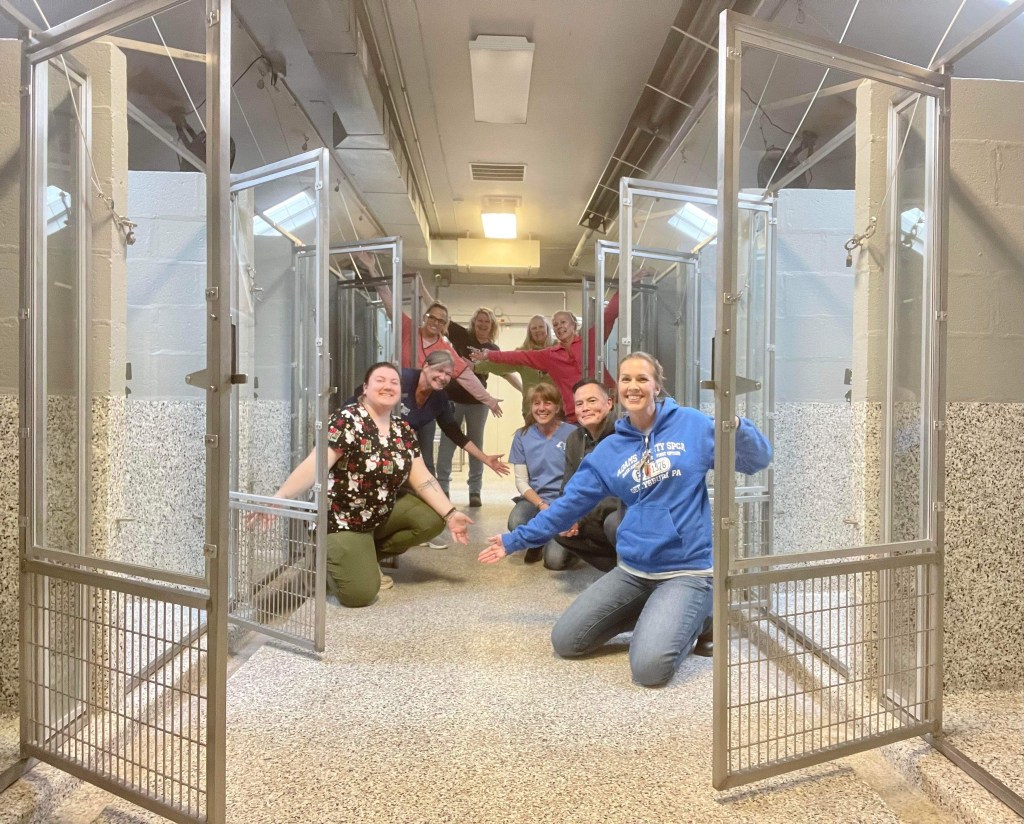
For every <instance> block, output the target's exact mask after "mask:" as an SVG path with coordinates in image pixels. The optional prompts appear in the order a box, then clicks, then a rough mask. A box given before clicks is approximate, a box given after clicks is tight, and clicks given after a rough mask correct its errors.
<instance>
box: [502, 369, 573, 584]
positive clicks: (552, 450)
mask: <svg viewBox="0 0 1024 824" xmlns="http://www.w3.org/2000/svg"><path fill="white" fill-rule="evenodd" d="M529 401H530V411H529V412H528V413H527V416H526V424H525V426H523V428H522V429H517V430H516V434H515V436H514V437H513V438H512V446H511V448H510V449H509V451H508V462H509V463H510V464H512V471H513V472H514V473H515V478H516V489H518V490H519V495H518V496H517V497H516V498H515V502H516V505H515V506H514V507H512V512H511V513H509V516H508V528H509V529H512V530H514V529H515V528H516V527H519V526H522V525H523V524H526V523H529V522H530V521H531V520H532V519H533V518H534V517H536V516H537V514H538V513H540V512H543V511H544V510H546V509H547V508H548V507H549V506H551V502H552V501H554V500H555V499H556V498H557V497H558V495H559V493H560V492H561V491H562V477H563V475H564V474H565V442H566V439H567V438H568V437H569V436H570V435H571V434H572V433H573V432H575V431H576V427H575V426H573V425H572V424H571V423H566V422H565V421H564V420H563V418H562V396H561V394H559V391H558V390H557V389H555V387H554V386H553V385H552V384H550V383H545V382H542V383H538V384H537V385H536V386H535V387H533V389H531V390H530V394H529ZM541 557H543V558H544V566H546V567H547V568H548V569H565V568H566V567H567V566H569V564H570V563H571V562H572V561H573V560H575V559H574V557H573V556H572V554H571V553H570V552H569V550H567V549H566V548H565V547H563V546H562V545H561V544H560V543H558V542H557V541H555V540H554V539H552V540H550V541H548V542H547V543H545V544H543V546H540V545H538V546H531V547H530V548H529V549H527V550H526V554H525V556H524V559H523V560H524V562H525V563H527V564H532V563H535V562H537V561H539V560H540V559H541Z"/></svg>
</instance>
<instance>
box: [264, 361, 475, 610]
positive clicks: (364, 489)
mask: <svg viewBox="0 0 1024 824" xmlns="http://www.w3.org/2000/svg"><path fill="white" fill-rule="evenodd" d="M401 400H402V384H401V376H400V374H399V372H398V369H396V368H395V367H394V366H393V365H392V364H390V363H377V364H374V365H373V366H371V367H370V368H369V370H367V372H366V377H365V379H364V380H363V394H362V395H360V396H359V398H358V399H357V400H356V401H355V403H350V404H348V405H346V406H344V407H342V408H341V409H340V410H338V411H337V412H336V413H335V415H334V418H333V419H332V420H331V422H330V424H329V426H328V430H327V465H328V467H329V472H328V481H327V499H328V501H329V504H330V511H329V512H328V513H327V525H328V526H327V533H328V534H327V573H328V583H329V584H333V587H334V591H335V593H336V594H337V596H338V600H339V601H341V603H342V604H343V605H344V606H347V607H364V606H367V605H368V604H370V603H372V602H373V600H374V598H376V597H377V592H378V591H379V590H380V588H381V586H382V583H383V584H384V585H386V586H390V579H385V578H384V576H382V575H381V572H380V568H379V566H378V558H379V557H381V556H384V555H399V554H401V553H403V552H405V551H406V550H407V549H408V548H409V547H411V546H416V545H418V544H420V543H422V542H424V541H428V540H430V539H431V538H433V537H434V536H436V535H439V534H440V533H441V531H442V530H443V529H444V528H445V526H447V527H448V531H449V532H450V533H451V536H452V538H453V539H454V540H456V541H457V542H459V543H460V544H465V543H467V541H468V536H467V532H466V529H467V527H468V526H469V524H471V523H473V522H472V520H470V518H469V517H468V516H467V515H464V514H463V513H461V512H459V511H458V510H456V509H455V507H454V506H452V502H451V501H449V500H448V497H447V496H446V495H445V494H444V493H443V492H442V491H441V487H440V485H439V484H438V483H437V481H436V480H435V479H434V477H433V476H432V475H431V474H430V472H429V471H428V470H427V467H426V465H425V464H424V463H423V458H422V457H421V456H420V448H419V442H418V440H417V438H416V433H414V432H413V431H412V428H411V427H410V426H409V424H408V423H406V422H405V421H404V420H402V419H401V418H400V417H398V416H397V415H396V414H395V409H396V407H397V406H398V405H399V404H400V403H401ZM315 458H316V453H315V450H314V452H311V453H310V454H309V456H308V457H306V459H305V460H304V461H303V462H302V463H300V464H299V465H298V466H297V467H296V468H295V470H294V471H293V472H292V474H291V475H289V476H288V480H286V481H285V482H284V483H283V484H282V485H281V488H280V489H278V490H277V492H275V493H274V494H275V496H276V497H279V498H294V497H295V496H296V495H300V494H301V493H303V492H305V491H306V490H308V489H309V488H310V487H311V486H312V485H313V482H314V480H315V477H316V471H315ZM406 484H408V487H411V489H412V491H413V492H415V494H412V493H411V492H409V491H408V489H403V487H404V486H405V485H406Z"/></svg>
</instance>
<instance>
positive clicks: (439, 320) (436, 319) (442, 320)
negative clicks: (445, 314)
mask: <svg viewBox="0 0 1024 824" xmlns="http://www.w3.org/2000/svg"><path fill="white" fill-rule="evenodd" d="M424 320H425V321H427V320H432V321H434V323H440V324H442V325H444V324H446V323H448V318H439V317H438V316H437V315H427V316H426V317H425V318H424Z"/></svg>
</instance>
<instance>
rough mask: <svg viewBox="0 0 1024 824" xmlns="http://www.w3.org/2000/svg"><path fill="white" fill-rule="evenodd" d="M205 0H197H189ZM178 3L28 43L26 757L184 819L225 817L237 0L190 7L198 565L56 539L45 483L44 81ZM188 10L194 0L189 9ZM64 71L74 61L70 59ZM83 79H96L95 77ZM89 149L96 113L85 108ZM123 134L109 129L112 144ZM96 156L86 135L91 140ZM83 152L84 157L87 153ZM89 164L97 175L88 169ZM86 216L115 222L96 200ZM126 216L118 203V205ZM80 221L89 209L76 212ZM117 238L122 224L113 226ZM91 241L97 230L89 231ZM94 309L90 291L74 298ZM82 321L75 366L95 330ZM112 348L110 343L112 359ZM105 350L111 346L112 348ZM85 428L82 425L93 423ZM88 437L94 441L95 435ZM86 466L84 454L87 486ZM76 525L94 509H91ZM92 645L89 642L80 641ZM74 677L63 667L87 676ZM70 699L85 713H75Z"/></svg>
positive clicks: (84, 272)
mask: <svg viewBox="0 0 1024 824" xmlns="http://www.w3.org/2000/svg"><path fill="white" fill-rule="evenodd" d="M193 2H194V0H193ZM184 5H185V4H184V3H183V2H182V0H139V1H138V2H125V0H114V1H113V2H108V3H105V4H103V5H100V6H97V7H96V8H94V9H92V10H90V11H88V12H86V13H84V14H82V15H79V16H78V17H75V18H72V19H70V20H68V21H67V22H64V23H61V24H58V25H56V26H53V27H52V28H50V29H48V30H46V31H39V32H33V33H31V34H26V36H25V37H24V46H23V49H22V80H21V85H22V89H23V94H22V119H21V145H22V160H23V163H22V226H21V238H20V240H21V249H22V254H21V278H20V285H21V290H20V291H21V294H20V307H19V318H20V330H19V331H20V343H21V364H20V384H19V387H20V394H21V400H20V412H19V416H20V423H19V426H20V435H21V437H20V456H19V468H20V477H21V480H22V483H21V488H20V496H19V552H20V562H21V566H20V580H19V594H20V617H19V620H20V628H21V639H20V667H21V675H20V693H21V754H22V756H23V757H32V758H37V759H39V760H40V761H45V762H47V763H50V764H52V765H54V766H56V767H58V768H60V769H62V770H65V771H67V772H69V773H71V774H73V775H75V776H76V777H79V778H81V779H84V780H86V781H89V782H92V783H94V784H96V785H98V786H100V787H102V788H104V789H106V790H108V791H110V792H112V793H114V794H116V795H119V796H122V797H124V798H127V799H128V800H130V801H132V802H134V803H136V804H138V805H140V806H142V807H145V808H147V809H149V810H152V811H154V812H157V813H159V814H160V815H162V816H165V817H166V818H168V819H170V820H173V821H179V822H200V821H210V822H222V821H224V817H225V785H224V780H225V769H224V763H225V735H224V729H225V728H224V723H225V717H226V690H225V686H226V662H227V581H228V576H227V561H228V553H227V551H226V550H227V546H228V517H227V502H228V475H229V454H228V452H229V449H228V444H229V413H230V407H229V404H230V398H231V392H230V379H231V371H232V370H231V327H230V322H231V318H230V311H229V309H230V307H229V295H230V246H229V234H228V233H229V228H230V214H229V199H228V174H229V173H228V169H229V149H228V135H229V134H230V105H231V95H230V84H231V77H230V64H231V60H230V53H231V19H232V18H231V0H206V2H205V3H203V2H198V3H195V2H194V5H193V8H194V9H195V11H196V14H197V16H198V17H200V19H201V23H200V25H201V26H202V28H201V29H200V30H201V31H204V32H205V51H206V64H205V91H206V112H205V125H206V130H207V157H206V168H207V171H206V196H205V209H206V229H207V233H206V261H205V270H206V277H205V288H204V289H203V290H202V292H201V293H200V301H201V303H202V307H201V308H202V309H203V311H204V312H205V315H206V324H205V330H204V335H205V369H204V370H202V383H201V387H200V388H201V391H203V392H204V393H205V401H204V403H203V406H202V410H203V411H202V417H203V421H202V424H203V429H204V434H203V436H202V442H201V443H200V445H199V446H200V447H204V448H205V465H204V467H203V479H204V483H205V498H204V501H203V516H202V519H203V530H202V540H203V541H204V543H203V545H202V547H201V549H202V555H203V563H202V564H201V566H202V567H204V568H203V569H202V571H201V572H200V573H196V574H192V573H188V572H179V571H172V570H168V569H157V568H153V567H148V566H142V565H139V564H133V563H128V562H125V561H119V560H111V559H107V558H104V557H103V553H102V552H101V551H99V550H100V547H97V546H90V544H89V542H88V540H87V532H80V533H79V535H78V536H77V540H75V541H73V542H63V543H62V544H60V545H58V546H54V545H51V542H50V541H48V540H47V536H46V530H45V529H42V528H41V522H40V519H39V518H38V513H39V512H40V511H41V507H40V496H44V495H45V494H46V490H45V488H44V483H45V479H41V478H40V477H38V473H37V471H36V468H37V467H39V466H43V465H44V462H41V461H40V460H39V459H38V451H39V449H40V448H41V444H45V438H41V437H40V436H41V435H42V434H43V430H44V427H45V426H46V424H47V420H48V419H47V409H46V400H47V387H46V386H45V382H43V384H42V385H40V384H41V382H40V380H39V376H40V366H39V365H40V363H42V364H43V367H42V369H45V363H46V361H45V357H46V329H45V326H46V320H47V304H46V299H45V289H44V288H43V287H42V286H41V285H40V284H41V283H42V280H43V278H45V277H46V270H47V261H46V252H45V250H46V238H47V219H46V218H47V215H46V212H45V208H46V198H45V195H46V191H45V182H46V179H47V168H46V157H47V131H48V113H47V98H46V88H47V87H46V82H47V81H46V73H47V71H48V70H49V67H50V65H51V64H50V61H54V65H56V66H58V67H60V66H61V65H62V62H63V59H64V57H65V55H66V54H67V53H68V52H70V51H71V50H72V49H75V48H77V47H79V46H83V45H85V44H88V43H91V42H93V41H95V40H97V39H98V38H101V37H102V36H104V35H106V34H108V33H110V32H114V31H118V30H123V29H124V28H125V27H128V26H130V25H132V24H134V23H138V22H140V21H145V20H147V19H148V18H150V17H152V16H153V15H155V14H158V13H161V12H168V11H170V10H173V9H176V8H178V7H181V6H184ZM189 11H191V9H190V10H189ZM68 63H69V64H70V65H72V66H74V62H73V61H71V60H69V61H68ZM86 79H88V78H86ZM76 117H81V121H82V123H83V130H82V132H80V137H81V139H82V140H83V142H86V144H87V141H88V138H89V132H88V129H87V128H84V126H85V124H86V123H88V117H89V113H88V112H80V113H77V114H76ZM110 139H112V138H110ZM84 150H85V151H86V152H88V147H87V145H86V147H85V149H84ZM86 162H88V161H86ZM83 174H87V173H86V172H84V170H83ZM83 188H84V189H86V190H88V196H87V199H88V202H89V203H90V204H91V206H90V207H87V206H86V199H85V198H82V200H81V202H80V208H79V209H78V210H77V211H79V212H80V213H81V214H83V215H86V216H90V215H95V216H96V224H95V225H96V226H102V227H103V228H104V229H105V230H106V229H108V228H109V226H108V222H109V221H110V220H111V215H110V214H109V213H108V212H107V211H106V207H104V206H96V205H92V204H98V203H99V201H98V200H97V199H96V198H95V197H94V196H93V192H92V191H91V188H90V187H89V185H88V183H83V184H82V187H80V190H81V189H83ZM116 205H117V207H119V208H120V209H121V210H122V211H123V210H124V208H125V205H124V204H123V203H118V204H116ZM76 219H77V218H76ZM115 236H116V237H117V239H118V240H121V231H120V230H119V231H118V232H117V233H116V235H115ZM84 237H86V238H87V237H88V235H87V234H86V235H85V236H84ZM83 242H84V243H85V244H86V247H85V248H84V252H85V254H86V258H85V259H84V260H82V261H80V265H79V269H78V272H77V275H76V277H77V278H78V280H77V282H76V283H75V284H72V288H77V289H80V290H84V289H85V288H86V286H87V283H88V279H89V270H90V269H91V266H92V265H94V257H93V255H92V251H91V249H89V248H88V241H87V240H85V241H83ZM85 305H87V304H86V303H85V302H84V301H83V302H82V303H81V304H80V306H85ZM90 320H91V316H89V315H85V314H83V315H80V316H79V317H78V319H77V322H78V324H79V330H78V335H79V340H80V341H82V346H83V349H81V350H79V351H78V353H77V355H78V360H79V368H80V369H81V368H84V365H85V364H87V363H88V362H89V358H90V356H91V355H92V354H94V353H93V352H92V350H90V349H88V348H85V347H88V346H91V345H95V344H94V343H93V336H90V335H88V334H87V333H86V330H85V327H87V326H88V325H89V323H90ZM104 354H105V355H106V354H107V353H104ZM107 356H108V357H109V355H107ZM81 391H82V392H83V393H84V394H83V395H81V396H79V399H78V402H79V414H78V417H77V419H76V422H75V424H74V426H75V431H76V433H77V435H78V437H79V439H80V441H79V442H81V438H82V437H83V434H84V433H88V430H89V427H88V423H87V422H86V423H83V422H82V417H83V415H88V414H90V405H89V404H90V401H91V400H92V393H93V391H94V390H93V389H92V388H91V387H90V386H89V384H88V381H87V380H86V383H85V388H84V389H82V390H81ZM83 430H84V433H83ZM86 443H88V441H86ZM88 464H89V462H88V460H84V461H80V462H78V464H77V470H76V471H77V483H78V484H79V486H78V488H79V489H83V488H89V486H90V484H91V480H92V479H91V478H90V477H89V476H88V475H86V474H85V473H86V471H87V468H88ZM78 516H79V517H78V520H79V523H80V524H81V523H85V518H86V513H85V511H83V510H80V511H79V513H78ZM83 638H84V639H85V642H84V643H83V642H82V639H83ZM83 667H84V670H85V673H86V677H85V678H84V679H82V680H84V681H85V686H84V691H83V692H82V693H81V694H78V693H77V692H75V691H76V690H77V689H78V684H79V681H80V679H78V678H77V677H75V678H69V677H68V673H69V672H71V673H73V672H75V671H76V670H77V668H83ZM64 708H74V710H75V711H74V712H72V713H70V714H69V713H67V712H65V711H63V710H64Z"/></svg>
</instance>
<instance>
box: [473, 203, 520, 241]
mask: <svg viewBox="0 0 1024 824" xmlns="http://www.w3.org/2000/svg"><path fill="white" fill-rule="evenodd" d="M518 208H519V198H518V197H485V198H484V207H483V211H481V212H480V220H481V221H482V222H483V224H484V237H489V238H505V239H514V238H515V237H517V235H516V209H518Z"/></svg>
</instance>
